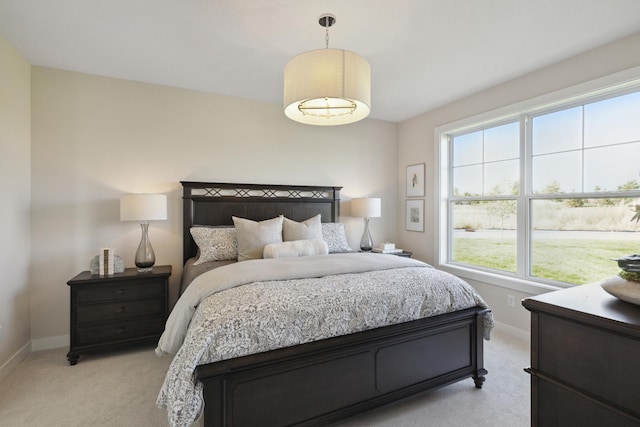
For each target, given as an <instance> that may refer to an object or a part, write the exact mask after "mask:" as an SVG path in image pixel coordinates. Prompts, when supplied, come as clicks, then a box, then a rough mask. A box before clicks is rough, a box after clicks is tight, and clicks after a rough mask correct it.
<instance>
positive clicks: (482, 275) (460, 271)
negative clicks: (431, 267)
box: [436, 264, 563, 295]
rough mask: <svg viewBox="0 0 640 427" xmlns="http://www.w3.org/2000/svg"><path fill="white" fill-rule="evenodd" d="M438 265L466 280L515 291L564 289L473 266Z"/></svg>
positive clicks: (540, 291)
mask: <svg viewBox="0 0 640 427" xmlns="http://www.w3.org/2000/svg"><path fill="white" fill-rule="evenodd" d="M436 267H437V268H438V269H440V270H444V271H446V272H448V273H451V274H453V275H455V276H458V277H460V278H461V279H464V280H472V281H477V282H483V283H487V284H489V285H495V286H500V287H502V288H506V289H513V290H515V291H520V292H525V293H528V294H531V295H540V294H544V293H546V292H549V291H556V290H558V289H563V288H562V287H560V286H553V285H548V284H544V283H539V282H533V281H531V280H524V279H520V278H517V277H507V276H503V275H500V274H495V273H491V272H488V271H479V270H474V269H471V268H466V267H463V266H460V265H454V264H437V265H436Z"/></svg>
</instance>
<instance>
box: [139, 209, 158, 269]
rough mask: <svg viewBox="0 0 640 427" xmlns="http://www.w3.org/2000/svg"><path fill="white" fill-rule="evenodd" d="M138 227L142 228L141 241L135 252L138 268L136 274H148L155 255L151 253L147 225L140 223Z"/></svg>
mask: <svg viewBox="0 0 640 427" xmlns="http://www.w3.org/2000/svg"><path fill="white" fill-rule="evenodd" d="M140 226H141V227H142V239H141V240H140V246H138V250H137V251H136V267H138V273H148V272H150V271H153V264H155V263H156V254H155V253H154V252H153V248H152V247H151V242H149V223H148V222H147V223H142V224H140Z"/></svg>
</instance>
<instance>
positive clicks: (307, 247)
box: [262, 239, 329, 258]
mask: <svg viewBox="0 0 640 427" xmlns="http://www.w3.org/2000/svg"><path fill="white" fill-rule="evenodd" d="M328 253H329V247H328V246H327V242H325V241H324V240H322V239H312V240H292V241H290V242H282V243H272V244H270V245H267V246H265V247H264V251H263V253H262V254H263V257H264V258H292V257H299V256H312V255H326V254H328Z"/></svg>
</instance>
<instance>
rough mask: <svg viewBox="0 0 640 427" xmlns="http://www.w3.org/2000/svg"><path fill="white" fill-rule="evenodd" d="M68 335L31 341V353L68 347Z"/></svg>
mask: <svg viewBox="0 0 640 427" xmlns="http://www.w3.org/2000/svg"><path fill="white" fill-rule="evenodd" d="M69 339H70V337H69V335H59V336H57V337H49V338H38V339H35V340H31V351H42V350H50V349H52V348H60V347H68V346H69Z"/></svg>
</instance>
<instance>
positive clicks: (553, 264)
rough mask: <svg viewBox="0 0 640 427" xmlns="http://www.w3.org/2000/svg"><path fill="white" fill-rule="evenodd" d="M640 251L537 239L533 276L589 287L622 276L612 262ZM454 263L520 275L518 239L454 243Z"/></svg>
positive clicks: (631, 245)
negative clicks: (517, 272) (517, 263)
mask: <svg viewBox="0 0 640 427" xmlns="http://www.w3.org/2000/svg"><path fill="white" fill-rule="evenodd" d="M639 251H640V239H638V240H637V241H635V240H629V241H615V242H612V241H607V240H596V239H594V240H591V239H536V240H535V241H534V247H533V254H532V256H533V275H534V276H537V277H542V278H546V279H552V280H557V281H560V282H566V283H573V284H580V285H582V284H585V283H590V282H597V281H600V280H602V279H605V278H607V277H610V276H614V275H616V274H618V272H619V271H620V269H619V268H618V264H617V263H616V262H615V261H611V258H620V257H623V256H626V255H631V254H634V253H638V252H639ZM454 259H455V260H456V261H459V262H464V263H468V264H473V265H477V266H482V267H488V268H494V269H498V270H504V271H510V272H515V271H516V242H515V240H514V239H504V240H503V241H502V242H500V240H499V239H491V238H487V239H484V238H477V237H474V238H464V237H456V239H455V241H454Z"/></svg>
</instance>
